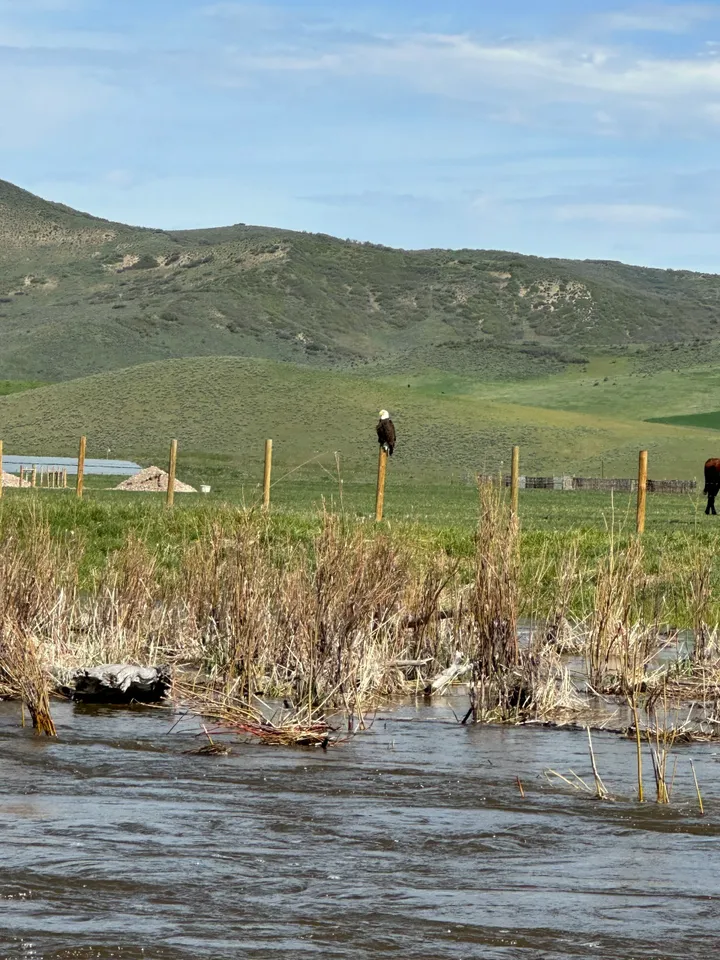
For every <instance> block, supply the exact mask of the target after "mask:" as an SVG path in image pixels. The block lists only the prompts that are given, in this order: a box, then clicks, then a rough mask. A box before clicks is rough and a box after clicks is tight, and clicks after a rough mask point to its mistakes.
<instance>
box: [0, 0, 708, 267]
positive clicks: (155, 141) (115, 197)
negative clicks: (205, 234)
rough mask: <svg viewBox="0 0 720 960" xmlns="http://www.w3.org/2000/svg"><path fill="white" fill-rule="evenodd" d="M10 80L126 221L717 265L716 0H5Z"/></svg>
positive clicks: (34, 160)
mask: <svg viewBox="0 0 720 960" xmlns="http://www.w3.org/2000/svg"><path fill="white" fill-rule="evenodd" d="M0 98H1V102H2V105H3V114H2V123H1V124H0V160H1V162H0V177H3V178H4V179H8V180H11V181H13V182H15V183H18V184H20V185H21V186H23V187H26V188H27V189H29V190H32V191H33V192H36V193H39V194H41V195H42V196H45V197H47V198H49V199H54V200H60V201H62V202H64V203H68V204H70V205H72V206H75V207H78V208H80V209H83V210H87V211H89V212H92V213H95V214H97V215H100V216H105V217H108V218H111V219H115V220H122V221H126V222H132V223H137V224H143V225H148V226H159V227H165V228H181V227H198V226H215V225H220V224H227V223H236V222H245V223H261V224H271V225H277V226H285V227H291V228H294V229H301V230H312V231H321V232H325V233H332V234H335V235H338V236H341V237H351V238H353V239H360V240H373V241H376V242H380V243H386V244H390V245H397V246H406V247H430V246H433V247H439V246H451V247H463V246H467V247H483V248H495V249H511V250H520V251H523V252H526V253H536V254H540V255H545V256H569V257H581V258H582V257H596V258H607V259H615V260H625V261H629V262H634V263H642V264H649V265H656V266H664V267H686V268H691V269H698V270H706V271H713V272H720V186H719V184H720V176H719V175H720V156H719V149H718V148H719V146H720V0H718V2H717V3H703V2H700V3H674V4H642V3H640V4H637V5H636V4H633V3H622V2H619V3H609V2H605V0H573V2H570V0H504V2H502V3H498V2H496V0H495V2H484V0H386V2H385V3H384V4H381V3H379V2H377V3H375V2H366V0H354V2H347V0H333V2H329V0H285V2H276V0H270V2H256V3H243V2H234V0H227V2H218V0H125V2H124V3H111V2H110V0H0Z"/></svg>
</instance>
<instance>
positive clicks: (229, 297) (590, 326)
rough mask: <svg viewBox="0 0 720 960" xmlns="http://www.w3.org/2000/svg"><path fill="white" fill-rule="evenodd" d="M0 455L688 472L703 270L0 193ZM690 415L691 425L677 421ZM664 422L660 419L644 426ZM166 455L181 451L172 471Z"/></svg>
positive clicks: (703, 361) (701, 371) (445, 473)
mask: <svg viewBox="0 0 720 960" xmlns="http://www.w3.org/2000/svg"><path fill="white" fill-rule="evenodd" d="M0 336H1V338H2V340H1V343H2V350H0V437H2V438H3V440H4V441H5V443H6V449H7V450H10V449H13V450H16V451H20V449H21V448H22V452H26V453H38V454H40V453H46V454H57V455H61V454H73V453H74V452H75V450H76V444H77V438H78V436H79V435H80V434H81V433H84V434H86V435H87V436H88V441H89V450H90V452H91V453H92V452H93V451H94V452H95V454H96V455H103V454H104V453H105V452H106V450H107V449H108V448H109V449H111V450H112V451H113V454H114V455H116V456H123V455H127V456H129V457H132V458H135V459H140V460H143V459H144V460H147V461H149V460H155V459H158V458H159V457H163V456H164V455H165V452H166V448H167V442H168V440H169V439H170V438H171V437H177V438H178V439H179V441H180V445H181V451H182V456H183V457H186V458H190V459H191V460H192V459H194V460H195V461H196V463H197V464H198V465H202V464H210V463H211V462H212V461H213V458H215V461H217V462H218V463H220V462H222V463H224V464H226V465H229V466H230V467H231V468H232V469H233V470H234V471H235V472H236V473H239V474H240V475H247V476H256V475H257V464H258V462H259V460H260V458H261V456H262V442H263V440H264V439H265V437H267V436H272V437H273V439H274V440H275V442H276V463H277V465H278V466H279V467H280V469H282V470H294V469H295V468H297V467H298V465H300V464H303V463H305V461H311V464H310V465H309V466H308V468H307V469H308V470H312V471H317V470H319V469H322V467H319V466H318V463H319V464H322V465H323V466H324V467H329V468H334V453H335V452H336V451H337V452H339V453H340V454H341V458H342V463H343V470H344V472H345V474H346V475H348V476H353V477H363V478H369V477H371V476H372V473H373V471H374V459H375V449H376V444H375V439H374V432H373V427H374V422H375V418H376V415H377V410H378V409H379V408H380V407H381V406H384V407H388V408H389V409H390V410H391V411H392V413H393V417H394V418H395V420H396V422H397V423H398V427H399V435H400V443H399V445H398V451H397V456H396V457H395V458H394V460H393V464H392V470H393V472H394V474H395V476H396V478H397V479H398V480H400V479H402V480H403V481H404V482H408V483H409V482H412V481H416V480H422V481H425V480H434V479H437V480H441V479H447V478H448V477H449V476H454V477H456V478H461V477H469V476H471V475H472V474H473V473H474V472H476V471H478V470H480V471H494V470H496V469H498V468H499V466H500V464H501V463H503V462H504V463H507V458H508V450H509V447H510V446H511V445H512V444H513V443H519V444H520V445H521V447H522V454H523V469H524V470H525V471H526V472H528V473H530V474H556V473H562V472H567V473H577V474H589V475H596V474H597V473H598V472H599V469H600V464H601V462H602V463H603V464H604V469H605V472H606V475H610V474H614V475H616V476H628V475H631V474H632V472H633V471H634V469H635V464H636V460H637V450H638V448H640V447H646V448H648V449H649V451H650V463H651V475H652V476H654V477H657V478H660V477H684V476H691V477H692V476H696V475H697V474H698V472H699V466H698V465H699V464H702V462H703V461H704V459H705V458H706V457H707V456H709V455H713V454H717V453H718V452H720V443H717V436H718V435H717V433H716V432H714V431H713V429H710V428H712V427H714V426H716V425H717V415H715V414H713V415H711V416H710V417H704V414H705V412H706V411H707V410H708V409H710V410H712V409H713V408H714V406H716V405H717V404H716V402H714V401H713V400H712V397H713V396H715V395H716V394H717V389H718V387H720V277H717V276H709V275H703V274H693V273H689V272H685V271H669V270H667V271H666V270H650V269H644V268H639V267H632V266H626V265H623V264H620V263H614V262H596V261H582V262H581V261H570V260H550V259H541V258H538V257H531V256H525V255H521V254H514V253H503V252H498V251H476V250H462V251H447V250H423V251H403V250H392V249H388V248H386V247H382V246H377V245H372V244H360V243H355V242H352V241H343V240H338V239H335V238H333V237H328V236H318V235H311V234H305V233H293V232H291V231H287V230H281V229H275V228H265V227H254V226H246V225H244V224H237V225H235V226H231V227H224V228H218V229H210V230H196V231H180V232H166V231H163V230H148V229H144V228H137V227H131V226H127V225H125V224H121V223H112V222H109V221H105V220H101V219H98V218H96V217H92V216H91V215H89V214H84V213H80V212H78V211H75V210H72V209H70V208H68V207H65V206H63V205H62V204H54V203H49V202H47V201H45V200H42V199H40V198H38V197H35V196H33V195H32V194H29V193H27V192H26V191H23V190H21V189H19V188H18V187H15V186H13V185H11V184H9V183H6V182H5V181H0ZM688 418H690V419H688ZM650 420H653V421H657V420H663V421H665V422H649V421H650ZM186 462H187V461H186Z"/></svg>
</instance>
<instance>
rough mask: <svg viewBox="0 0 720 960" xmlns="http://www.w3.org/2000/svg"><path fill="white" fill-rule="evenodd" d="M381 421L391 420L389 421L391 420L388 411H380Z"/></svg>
mask: <svg viewBox="0 0 720 960" xmlns="http://www.w3.org/2000/svg"><path fill="white" fill-rule="evenodd" d="M380 419H381V420H389V419H390V414H389V413H388V412H387V410H381V411H380Z"/></svg>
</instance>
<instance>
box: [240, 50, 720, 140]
mask: <svg viewBox="0 0 720 960" xmlns="http://www.w3.org/2000/svg"><path fill="white" fill-rule="evenodd" d="M233 66H234V67H235V69H237V70H238V71H239V72H241V73H244V74H245V75H246V76H247V75H251V74H252V73H262V72H274V73H278V74H282V73H296V74H301V73H302V74H305V75H311V74H313V73H316V74H318V76H319V77H322V76H329V75H336V76H340V77H346V78H353V77H370V78H371V77H374V78H378V79H382V80H383V81H393V80H394V81H396V82H398V83H401V84H403V85H405V86H408V87H410V88H412V89H415V90H417V91H420V92H424V93H428V94H433V95H440V96H446V97H449V98H453V99H456V100H461V101H467V102H475V103H481V104H483V105H485V106H486V108H487V109H488V111H490V113H491V115H492V116H494V117H496V118H503V117H505V118H506V119H508V118H512V117H514V118H515V122H517V123H523V122H530V123H534V124H537V123H541V122H542V119H541V118H540V117H539V116H538V114H537V113H536V112H535V111H536V108H537V107H538V106H539V105H544V106H553V107H555V106H563V105H565V106H567V105H569V104H576V105H582V104H585V105H587V106H589V107H591V108H592V110H591V111H590V112H588V114H587V122H586V125H589V124H592V123H593V121H594V122H595V125H597V123H598V122H599V123H600V124H601V125H602V124H603V123H604V120H603V118H604V117H612V118H613V122H614V123H615V124H616V125H617V126H618V127H619V126H620V125H621V123H622V119H623V117H625V118H626V119H627V117H628V115H631V116H635V115H637V114H638V113H640V114H643V115H646V116H648V117H649V118H651V119H652V122H653V123H655V124H657V123H659V122H668V121H669V122H677V123H680V124H682V125H685V126H687V125H688V123H690V122H694V123H698V122H700V123H705V124H707V123H708V122H710V121H711V120H712V117H711V115H709V114H708V107H709V106H710V105H711V104H714V103H716V102H717V101H718V98H720V62H719V61H717V60H715V59H710V58H698V57H695V56H692V57H690V56H675V57H673V56H660V55H655V56H653V55H652V54H648V53H643V54H637V53H636V52H632V51H629V50H626V49H625V48H622V47H613V46H608V45H602V44H582V43H579V42H576V41H568V40H554V41H524V42H521V41H513V42H505V43H492V42H488V41H484V40H481V39H477V38H475V37H472V36H469V35H451V34H413V35H406V36H397V37H395V38H382V42H375V43H359V44H345V45H341V46H340V45H338V46H334V47H333V46H332V45H330V44H328V45H326V46H325V47H324V48H323V49H322V50H320V51H318V50H317V49H312V50H306V49H304V48H303V47H302V46H295V47H290V48H286V49H281V50H279V51H278V50H277V49H276V50H274V51H272V52H268V53H265V54H264V53H262V52H261V53H258V54H256V53H253V52H249V51H245V52H238V51H235V52H234V54H233ZM711 113H712V111H711ZM528 118H529V119H528ZM511 122H512V121H511ZM633 123H634V121H633ZM625 126H627V124H625Z"/></svg>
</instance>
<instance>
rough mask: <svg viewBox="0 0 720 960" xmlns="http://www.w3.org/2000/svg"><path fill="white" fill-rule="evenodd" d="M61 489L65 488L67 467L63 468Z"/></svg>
mask: <svg viewBox="0 0 720 960" xmlns="http://www.w3.org/2000/svg"><path fill="white" fill-rule="evenodd" d="M63 487H67V467H63Z"/></svg>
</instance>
